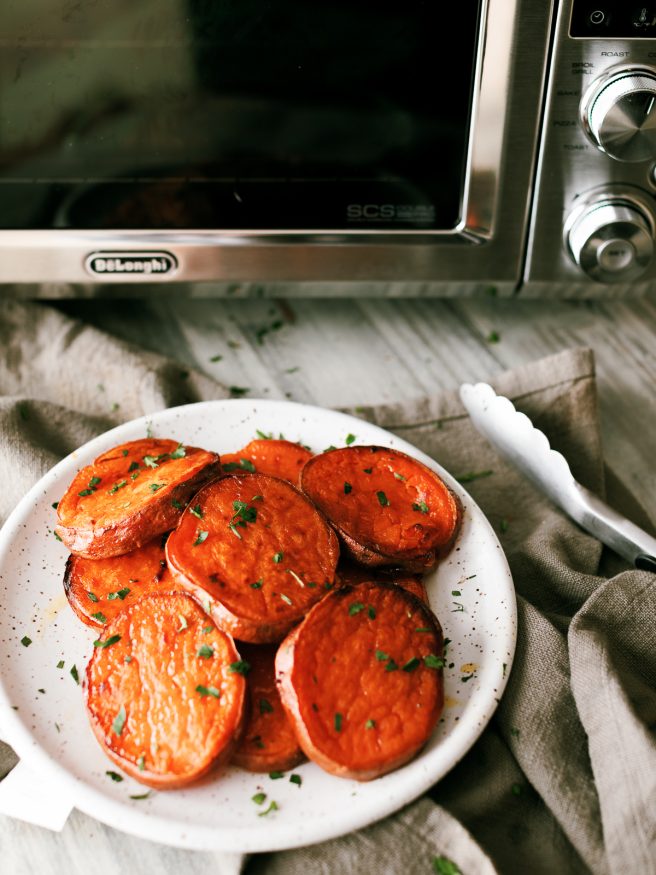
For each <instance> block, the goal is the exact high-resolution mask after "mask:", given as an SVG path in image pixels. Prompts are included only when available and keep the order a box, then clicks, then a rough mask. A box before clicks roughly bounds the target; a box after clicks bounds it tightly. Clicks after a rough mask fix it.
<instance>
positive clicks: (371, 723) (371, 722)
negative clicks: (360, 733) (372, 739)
mask: <svg viewBox="0 0 656 875" xmlns="http://www.w3.org/2000/svg"><path fill="white" fill-rule="evenodd" d="M375 725H376V721H375V720H367V722H366V723H365V724H364V728H365V729H373V728H374V726H375Z"/></svg>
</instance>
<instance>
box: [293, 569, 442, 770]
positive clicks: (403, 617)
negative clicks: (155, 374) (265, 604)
mask: <svg viewBox="0 0 656 875" xmlns="http://www.w3.org/2000/svg"><path fill="white" fill-rule="evenodd" d="M442 665H443V639H442V630H441V628H440V625H439V623H438V621H437V619H436V618H435V616H434V615H433V614H432V613H431V611H430V610H429V609H428V608H427V607H426V605H424V604H423V603H422V602H420V601H419V599H417V598H415V596H413V595H411V594H410V593H408V592H407V591H405V590H404V589H402V588H401V587H399V586H394V584H385V583H362V584H359V585H357V586H346V587H343V588H341V589H337V590H335V592H333V593H331V594H330V595H328V596H327V597H326V598H325V599H324V600H323V601H322V602H320V603H319V604H318V605H316V606H315V607H314V608H313V609H312V610H311V611H310V613H309V614H308V616H307V617H306V618H305V620H304V621H303V622H302V623H301V624H300V625H299V626H298V627H297V628H296V629H294V630H293V631H292V632H291V633H290V634H289V635H288V636H287V638H286V639H285V640H284V641H283V643H282V644H281V646H280V648H279V650H278V655H277V656H276V679H277V683H278V687H279V689H280V697H281V699H282V702H283V705H284V706H285V708H286V709H287V713H288V714H289V716H290V719H291V721H292V724H293V726H294V729H295V731H296V737H297V738H298V740H299V743H300V745H301V747H302V748H303V750H304V751H305V753H306V754H307V756H308V757H309V758H310V759H311V760H314V762H316V763H317V764H318V765H320V766H321V767H322V768H323V769H325V770H326V771H328V772H331V773H332V774H334V775H339V776H340V777H346V778H355V779H357V780H360V781H367V780H370V779H372V778H377V777H379V776H380V775H384V774H386V773H387V772H390V771H392V770H393V769H396V768H398V767H399V766H401V765H403V763H406V762H408V760H410V759H412V757H413V756H414V755H415V754H416V753H417V752H418V751H419V750H420V749H421V748H422V747H423V745H424V744H425V743H426V741H427V740H428V738H429V737H430V735H431V733H432V731H433V729H434V727H435V724H436V723H437V720H438V718H439V716H440V713H441V711H442V706H443V698H444V694H443V684H442Z"/></svg>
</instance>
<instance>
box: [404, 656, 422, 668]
mask: <svg viewBox="0 0 656 875" xmlns="http://www.w3.org/2000/svg"><path fill="white" fill-rule="evenodd" d="M420 662H421V660H419V659H417V657H416V656H413V657H412V659H409V660H408V661H407V662H406V664H405V665H404V666H403V668H402V669H401V671H414V670H415V669H416V668H417V666H418V665H419V664H420Z"/></svg>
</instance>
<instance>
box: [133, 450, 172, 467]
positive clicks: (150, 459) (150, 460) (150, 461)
mask: <svg viewBox="0 0 656 875" xmlns="http://www.w3.org/2000/svg"><path fill="white" fill-rule="evenodd" d="M164 456H166V453H163V454H162V455H161V456H144V457H143V461H144V465H145V466H146V468H157V466H158V465H159V463H160V461H161V459H163V458H164ZM137 467H138V466H137Z"/></svg>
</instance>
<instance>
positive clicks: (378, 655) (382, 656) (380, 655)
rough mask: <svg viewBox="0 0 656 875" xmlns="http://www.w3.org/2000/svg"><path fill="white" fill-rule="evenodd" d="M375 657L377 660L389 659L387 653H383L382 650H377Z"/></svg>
mask: <svg viewBox="0 0 656 875" xmlns="http://www.w3.org/2000/svg"><path fill="white" fill-rule="evenodd" d="M376 659H377V660H378V662H385V660H386V659H389V653H385V651H384V650H377V651H376Z"/></svg>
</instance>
